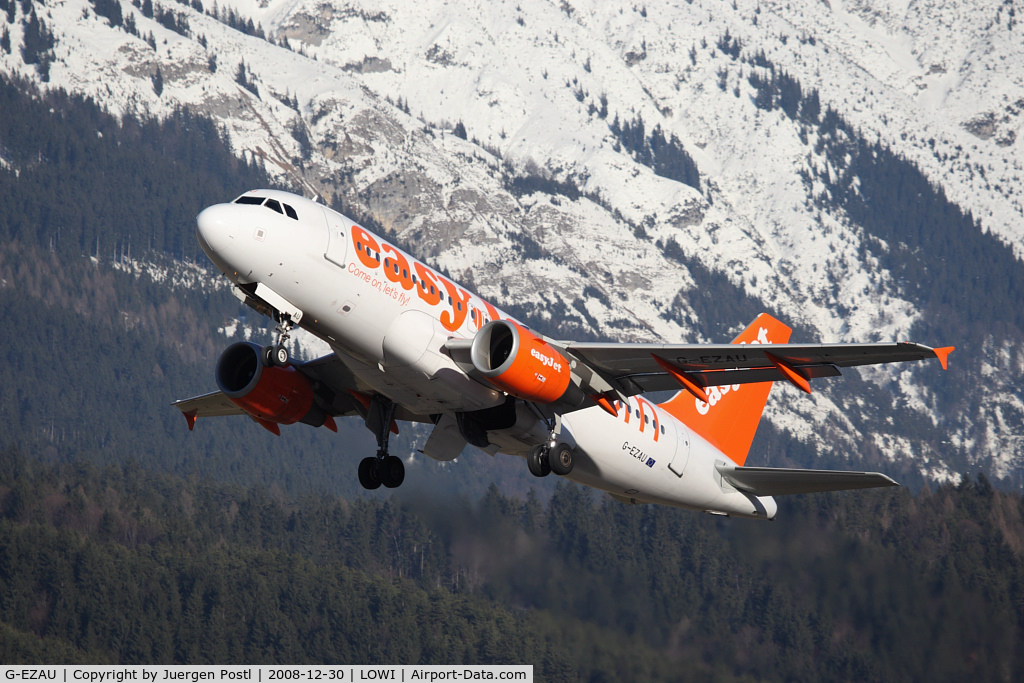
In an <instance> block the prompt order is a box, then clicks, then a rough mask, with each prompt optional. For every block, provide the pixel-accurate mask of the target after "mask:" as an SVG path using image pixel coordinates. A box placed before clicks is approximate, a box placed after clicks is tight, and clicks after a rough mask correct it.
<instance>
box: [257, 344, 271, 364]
mask: <svg viewBox="0 0 1024 683" xmlns="http://www.w3.org/2000/svg"><path fill="white" fill-rule="evenodd" d="M260 361H261V362H262V363H263V367H265V368H272V367H274V347H273V346H264V347H263V350H262V351H260Z"/></svg>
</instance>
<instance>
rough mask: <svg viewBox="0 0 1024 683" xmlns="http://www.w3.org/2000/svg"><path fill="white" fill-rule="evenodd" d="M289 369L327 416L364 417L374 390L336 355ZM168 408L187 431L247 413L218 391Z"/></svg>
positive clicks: (401, 413)
mask: <svg viewBox="0 0 1024 683" xmlns="http://www.w3.org/2000/svg"><path fill="white" fill-rule="evenodd" d="M292 367H294V368H295V369H296V370H298V371H299V372H301V373H302V374H303V375H305V376H306V377H308V378H309V379H310V381H311V382H312V383H313V386H314V387H315V392H316V395H317V399H316V400H317V402H318V403H319V404H320V406H321V407H322V408H323V409H324V411H325V412H326V413H327V414H328V415H331V416H346V415H360V416H363V417H365V415H366V405H367V404H368V403H369V399H370V396H369V394H370V393H372V392H373V389H372V388H371V387H370V386H369V385H367V384H366V383H365V382H363V381H362V380H360V379H359V378H358V377H356V376H355V374H354V373H353V372H352V371H351V370H350V369H349V367H348V366H347V365H345V363H344V362H342V360H341V359H340V358H338V357H337V356H336V355H334V354H333V353H330V354H327V355H326V356H321V357H320V358H316V359H314V360H311V361H305V362H293V363H292ZM171 405H172V406H174V407H175V408H177V409H178V410H180V411H181V413H182V414H183V415H184V416H185V419H186V420H187V421H188V427H189V429H190V430H191V429H192V428H193V427H194V426H195V423H196V420H197V419H198V418H200V417H222V416H226V415H247V414H248V413H246V412H245V411H244V410H242V408H241V407H239V406H238V405H237V404H236V403H235V402H234V401H232V400H231V399H229V398H228V397H227V396H225V395H224V394H223V393H222V392H220V391H213V392H210V393H208V394H203V395H201V396H194V397H192V398H186V399H182V400H179V401H175V402H174V403H172V404H171ZM395 417H396V419H399V420H408V421H423V419H424V418H423V416H420V415H415V414H413V413H411V412H410V411H408V410H406V409H405V408H402V407H399V409H398V411H397V413H396V415H395Z"/></svg>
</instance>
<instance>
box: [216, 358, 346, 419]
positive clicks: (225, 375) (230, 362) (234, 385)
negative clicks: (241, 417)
mask: <svg viewBox="0 0 1024 683" xmlns="http://www.w3.org/2000/svg"><path fill="white" fill-rule="evenodd" d="M262 350H263V349H262V348H261V347H260V346H258V345H257V344H253V343H252V342H238V343H237V344H232V345H231V346H229V347H228V348H226V349H224V353H222V354H221V355H220V360H218V361H217V386H218V387H219V388H220V390H221V391H222V392H223V393H224V395H225V396H227V397H228V398H229V399H231V401H232V402H233V403H234V404H235V405H237V406H238V407H239V408H241V409H242V410H244V411H245V412H246V413H248V414H249V415H252V416H253V417H255V418H257V419H258V420H265V421H267V422H273V423H276V424H294V423H296V422H302V423H304V424H308V425H312V426H314V427H319V426H321V425H323V424H324V422H325V420H326V419H327V413H325V412H324V410H323V408H321V407H320V406H319V405H318V404H317V402H316V400H315V399H316V396H315V393H314V391H313V385H312V384H310V381H309V379H308V378H307V377H306V376H305V375H303V374H302V373H301V372H299V371H298V370H296V369H295V368H293V367H291V366H289V367H284V368H282V367H272V368H268V367H264V365H263V363H262V362H260V353H261V352H262Z"/></svg>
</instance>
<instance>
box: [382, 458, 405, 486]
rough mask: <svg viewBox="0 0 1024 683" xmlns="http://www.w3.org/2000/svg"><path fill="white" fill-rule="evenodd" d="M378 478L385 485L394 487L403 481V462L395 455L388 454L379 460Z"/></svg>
mask: <svg viewBox="0 0 1024 683" xmlns="http://www.w3.org/2000/svg"><path fill="white" fill-rule="evenodd" d="M380 480H381V483H382V484H384V486H385V487H387V488H389V489H396V488H398V487H399V486H401V485H402V482H403V481H405V464H403V463H402V459H401V458H399V457H398V456H395V455H389V456H388V457H386V458H384V459H383V460H381V462H380Z"/></svg>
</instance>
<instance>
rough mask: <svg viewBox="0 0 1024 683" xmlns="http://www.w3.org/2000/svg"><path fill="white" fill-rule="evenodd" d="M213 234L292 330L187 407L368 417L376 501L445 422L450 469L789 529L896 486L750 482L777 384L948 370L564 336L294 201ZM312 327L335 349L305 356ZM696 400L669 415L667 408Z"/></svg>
mask: <svg viewBox="0 0 1024 683" xmlns="http://www.w3.org/2000/svg"><path fill="white" fill-rule="evenodd" d="M196 222H197V228H196V233H197V236H198V238H199V243H200V245H201V246H202V248H203V251H205V252H206V254H207V255H208V256H209V257H210V260H211V261H213V263H214V264H215V265H216V266H217V267H218V268H219V269H220V270H221V272H223V273H224V275H225V276H226V277H227V278H228V279H229V280H231V282H232V284H233V290H234V291H235V293H236V295H237V296H238V298H239V299H241V300H243V301H244V302H245V303H246V304H248V305H249V306H250V307H252V308H253V309H255V310H257V311H259V312H260V313H262V314H264V315H267V316H272V317H273V319H274V320H275V321H276V322H277V329H276V339H275V340H274V343H273V344H268V345H267V346H264V347H261V346H258V345H257V344H254V343H251V342H239V343H236V344H232V345H231V346H229V347H228V348H227V349H226V350H225V351H224V352H223V354H222V355H221V357H220V359H219V361H218V362H217V368H216V380H217V386H218V387H219V391H215V392H213V393H209V394H206V395H203V396H198V397H195V398H190V399H186V400H183V401H178V402H176V403H175V404H174V405H175V406H176V407H177V408H179V409H180V410H181V412H182V413H183V414H184V415H185V417H186V418H187V420H188V424H189V428H190V429H191V428H192V427H194V425H195V422H196V419H197V418H200V417H210V416H220V415H248V416H249V417H251V418H252V419H253V420H255V421H256V422H257V423H259V424H260V425H262V426H263V427H265V428H266V429H268V430H270V431H271V432H273V433H275V434H280V425H290V424H293V423H296V422H302V423H305V424H307V425H311V426H313V427H327V428H328V429H332V430H335V431H337V426H336V424H335V418H336V417H339V416H346V415H358V416H360V417H362V418H363V420H364V421H365V424H366V426H367V427H368V428H369V429H370V430H371V431H372V432H373V434H374V435H375V436H376V438H377V444H378V450H377V453H376V455H374V456H369V457H366V458H364V459H363V460H362V461H361V462H360V463H359V468H358V476H359V482H360V483H361V484H362V485H363V486H364V487H366V488H368V489H374V488H378V487H379V486H381V485H383V486H386V487H390V488H394V487H397V486H399V485H401V483H402V481H403V479H404V478H405V467H404V465H403V463H402V460H401V459H400V458H398V457H396V456H393V455H390V454H389V453H388V438H389V435H390V434H391V433H397V432H398V427H397V422H399V421H412V422H422V423H426V424H430V425H433V428H432V431H431V432H430V436H429V438H427V440H426V443H425V444H424V445H423V448H422V451H423V453H425V454H427V455H428V456H430V457H432V458H435V459H437V460H451V459H453V458H455V457H457V456H458V455H459V454H460V453H461V452H462V450H463V448H464V447H465V446H466V445H467V444H469V445H472V446H475V447H477V448H479V449H481V450H484V451H486V452H488V453H490V454H492V455H494V454H496V453H499V452H500V453H508V454H512V455H517V456H520V457H522V458H524V459H525V460H526V466H527V467H528V468H529V470H530V472H531V473H533V474H534V475H536V476H538V477H543V476H547V475H548V474H550V473H552V472H553V473H555V474H557V475H559V476H563V477H566V478H567V479H572V480H573V481H577V482H579V483H581V484H586V485H588V486H593V487H594V488H597V489H601V490H603V491H607V492H608V493H610V494H611V495H612V496H613V497H614V498H616V499H618V500H620V501H623V502H627V503H660V504H664V505H674V506H677V507H683V508H690V509H693V510H702V511H705V512H710V513H715V514H725V515H736V516H743V517H755V518H760V519H772V518H774V516H775V512H776V504H775V501H774V500H773V499H772V496H774V495H781V494H791V493H808V492H813V491H833V490H841V489H857V488H871V487H878V486H895V485H896V482H894V481H893V480H892V479H890V478H889V477H887V476H885V475H883V474H879V473H874V472H838V471H823V470H794V469H778V468H767V467H745V466H744V463H745V461H746V459H747V452H748V451H749V450H750V444H751V441H752V440H753V438H754V432H755V431H756V429H757V424H758V422H759V421H760V419H761V413H762V411H763V409H764V406H765V403H766V401H767V399H768V392H769V391H770V390H771V387H772V383H773V382H775V381H778V380H784V381H786V382H789V383H791V384H793V385H795V386H797V387H799V388H800V389H801V390H803V391H806V392H808V393H809V392H810V390H811V388H810V381H811V380H813V379H818V378H821V377H835V376H839V375H840V371H839V368H841V367H851V366H856V365H868V364H875V363H893V362H901V361H912V360H922V359H925V358H938V359H939V361H940V362H941V363H942V366H943V368H945V366H946V356H947V355H948V354H949V352H950V351H952V348H951V347H946V348H938V349H933V348H930V347H927V346H922V345H920V344H911V343H886V344H789V343H787V342H788V341H789V334H790V329H789V328H788V327H786V326H785V325H783V324H782V323H781V322H779V321H778V320H775V319H774V318H772V317H771V316H769V315H767V314H761V315H760V316H758V318H757V319H756V320H754V322H753V323H751V325H750V326H749V327H748V328H747V329H746V330H744V331H743V332H742V333H741V334H740V335H739V336H738V337H737V338H736V339H735V340H733V342H732V344H713V345H692V344H635V343H634V344H616V343H579V342H571V341H563V340H556V339H549V338H547V337H544V336H543V335H540V334H537V333H536V332H533V331H531V330H530V329H529V328H528V327H527V326H526V325H524V324H523V323H521V322H519V321H517V320H515V319H514V318H512V317H511V316H509V315H507V314H505V313H503V312H502V311H501V310H499V309H498V308H496V307H495V306H493V305H491V304H490V303H488V302H487V301H484V300H483V299H481V298H480V297H478V296H476V295H475V294H473V293H472V292H469V291H467V290H466V289H464V288H462V287H460V286H459V285H458V284H456V283H454V282H452V281H451V280H449V279H448V278H447V277H444V276H443V275H441V274H439V273H438V272H437V271H435V270H433V269H431V268H430V267H428V266H426V265H425V264H423V263H422V262H420V261H417V260H416V259H415V258H413V257H412V256H410V255H408V254H406V253H404V252H403V251H401V250H400V249H398V248H396V247H395V246H393V245H391V244H388V242H386V241H385V240H383V239H381V238H380V237H379V236H377V235H374V234H372V233H371V232H369V231H368V230H366V229H365V228H363V227H361V226H359V225H358V224H356V223H354V222H353V221H351V220H350V219H348V218H346V217H345V216H343V215H341V214H339V213H337V212H335V211H333V210H331V209H329V208H327V207H326V206H323V205H322V204H319V203H316V202H313V201H310V200H308V199H304V198H302V197H299V196H296V195H293V194H289V193H286V192H279V191H270V190H255V191H252V192H247V193H246V194H244V195H242V196H241V197H239V198H238V199H236V200H235V201H234V202H231V203H230V204H217V205H215V206H211V207H209V208H207V209H205V210H204V211H203V212H202V213H200V214H199V216H198V218H197V221H196ZM296 326H299V327H301V328H303V329H305V330H307V331H309V332H311V333H312V334H314V335H316V336H317V337H319V338H320V339H323V340H324V341H326V342H327V343H328V344H329V345H330V347H331V349H332V350H333V353H331V354H330V355H327V356H324V357H322V358H318V359H316V360H312V361H308V362H297V361H294V360H292V359H291V358H290V354H289V351H288V340H289V334H290V332H291V331H292V330H293V329H294V328H295V327H296ZM672 389H676V390H678V392H677V393H676V394H675V396H674V397H673V398H672V399H671V400H669V401H666V402H664V403H660V404H656V403H654V402H652V401H650V400H647V399H645V398H643V394H644V393H647V392H655V391H665V390H672Z"/></svg>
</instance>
